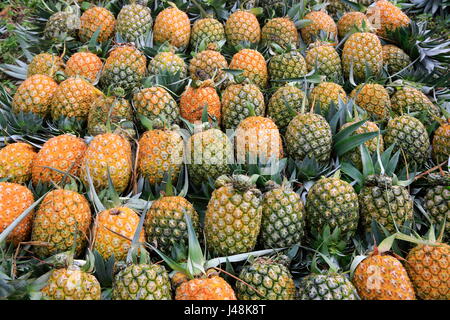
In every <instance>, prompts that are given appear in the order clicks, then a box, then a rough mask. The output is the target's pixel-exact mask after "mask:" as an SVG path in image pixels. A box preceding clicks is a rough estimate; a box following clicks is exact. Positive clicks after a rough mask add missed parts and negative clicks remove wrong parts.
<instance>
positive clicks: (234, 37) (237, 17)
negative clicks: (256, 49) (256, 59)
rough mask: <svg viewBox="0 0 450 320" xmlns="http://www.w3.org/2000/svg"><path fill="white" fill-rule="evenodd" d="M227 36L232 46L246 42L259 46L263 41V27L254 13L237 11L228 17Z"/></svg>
mask: <svg viewBox="0 0 450 320" xmlns="http://www.w3.org/2000/svg"><path fill="white" fill-rule="evenodd" d="M225 34H226V37H227V42H228V43H229V44H231V45H232V46H236V45H238V44H239V43H240V42H245V41H248V42H250V43H254V44H257V43H259V41H260V40H261V27H260V26H259V22H258V19H257V18H256V16H255V15H254V14H253V13H251V12H248V11H244V10H237V11H235V12H233V13H232V14H231V15H230V16H229V17H228V19H227V22H226V23H225Z"/></svg>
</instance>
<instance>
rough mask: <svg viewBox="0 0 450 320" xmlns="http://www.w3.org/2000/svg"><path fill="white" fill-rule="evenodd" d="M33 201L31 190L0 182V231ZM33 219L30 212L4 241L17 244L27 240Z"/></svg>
mask: <svg viewBox="0 0 450 320" xmlns="http://www.w3.org/2000/svg"><path fill="white" fill-rule="evenodd" d="M33 202H34V198H33V194H32V193H31V191H30V190H29V189H28V188H27V187H24V186H22V185H20V184H17V183H11V182H0V233H2V232H3V231H4V230H5V229H6V228H7V227H8V226H9V225H10V224H11V223H12V222H13V221H14V220H16V219H17V217H19V215H21V214H22V212H23V211H25V210H26V209H27V208H28V207H29V206H31V205H32V204H33ZM32 220H33V212H30V214H28V215H27V216H26V217H25V218H24V219H23V220H22V221H21V222H20V223H19V224H18V225H17V226H16V227H15V228H14V229H13V230H12V231H11V233H10V234H9V235H8V238H6V241H8V242H12V243H14V245H18V244H19V243H20V242H23V241H27V240H28V238H29V236H30V232H31V224H32Z"/></svg>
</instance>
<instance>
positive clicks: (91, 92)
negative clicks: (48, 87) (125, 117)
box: [50, 77, 102, 120]
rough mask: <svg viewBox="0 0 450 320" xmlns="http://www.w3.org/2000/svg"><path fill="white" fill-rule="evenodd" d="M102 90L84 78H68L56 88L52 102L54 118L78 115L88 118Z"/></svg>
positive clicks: (82, 118)
mask: <svg viewBox="0 0 450 320" xmlns="http://www.w3.org/2000/svg"><path fill="white" fill-rule="evenodd" d="M100 95H102V92H100V90H98V89H97V88H96V87H94V86H93V85H92V84H91V83H89V82H88V81H86V80H84V79H82V78H77V77H76V78H68V79H67V80H64V81H63V82H61V84H60V85H59V87H58V88H57V89H56V91H55V93H54V95H53V99H52V103H51V110H50V111H51V116H52V118H53V119H54V120H57V119H58V118H60V117H76V118H78V119H80V120H86V119H87V117H88V114H89V109H90V108H91V104H92V102H94V100H95V99H96V98H97V97H98V96H100Z"/></svg>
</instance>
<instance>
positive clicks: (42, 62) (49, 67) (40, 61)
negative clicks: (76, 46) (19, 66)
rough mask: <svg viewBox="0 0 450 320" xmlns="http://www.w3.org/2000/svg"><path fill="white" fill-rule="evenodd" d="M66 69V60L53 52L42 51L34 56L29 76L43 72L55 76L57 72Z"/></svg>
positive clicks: (29, 66) (28, 71)
mask: <svg viewBox="0 0 450 320" xmlns="http://www.w3.org/2000/svg"><path fill="white" fill-rule="evenodd" d="M63 71H64V61H63V59H62V58H61V57H58V56H56V55H54V54H51V53H47V52H44V53H40V54H38V55H36V56H34V57H33V60H31V62H30V64H29V65H28V68H27V78H29V77H31V76H33V75H35V74H42V75H46V76H49V77H51V78H53V77H55V75H56V73H58V72H63Z"/></svg>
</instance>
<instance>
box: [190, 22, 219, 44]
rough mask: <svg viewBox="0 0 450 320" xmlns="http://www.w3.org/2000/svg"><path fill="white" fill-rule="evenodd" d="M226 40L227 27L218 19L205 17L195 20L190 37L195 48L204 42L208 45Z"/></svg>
mask: <svg viewBox="0 0 450 320" xmlns="http://www.w3.org/2000/svg"><path fill="white" fill-rule="evenodd" d="M224 40H226V37H225V28H224V27H223V25H222V24H221V23H220V22H219V21H218V20H216V19H213V18H203V19H199V20H196V21H195V22H194V25H193V26H192V30H191V39H190V43H191V46H192V47H193V48H196V47H198V46H199V45H200V44H202V43H204V45H206V46H208V45H209V44H214V43H216V42H219V41H224Z"/></svg>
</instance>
